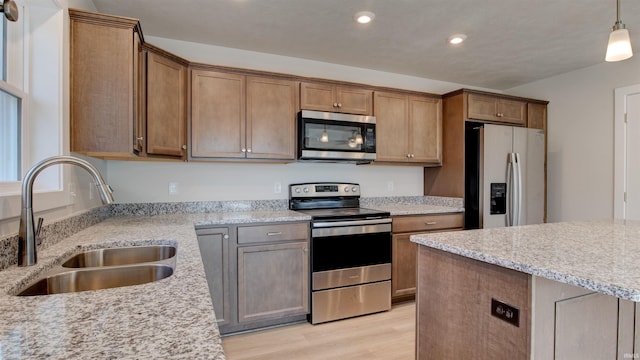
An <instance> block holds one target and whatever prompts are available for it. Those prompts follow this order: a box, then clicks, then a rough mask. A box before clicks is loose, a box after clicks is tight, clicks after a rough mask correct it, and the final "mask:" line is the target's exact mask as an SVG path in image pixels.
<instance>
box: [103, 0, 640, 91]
mask: <svg viewBox="0 0 640 360" xmlns="http://www.w3.org/2000/svg"><path fill="white" fill-rule="evenodd" d="M93 2H94V4H95V6H96V8H97V9H98V11H100V12H103V13H109V14H115V15H123V16H129V17H135V18H139V19H140V22H141V24H142V29H143V32H144V34H145V35H152V36H157V37H164V38H170V39H177V40H184V41H192V42H197V43H204V44H212V45H218V46H224V47H231V48H238V49H244V50H252V51H258V52H264V53H271V54H278V55H285V56H291V57H298V58H304V59H313V60H318V61H323V62H329V63H335V64H342V65H349V66H355V67H362V68H368V69H375V70H381V71H386V72H392V73H398V74H405V75H413V76H418V77H423V78H429V79H434V80H442V81H449V82H455V83H460V84H466V85H470V86H478V87H484V88H490V89H496V90H504V89H508V88H511V87H514V86H517V85H521V84H525V83H528V82H531V81H535V80H539V79H543V78H546V77H549V76H553V75H557V74H561V73H564V72H568V71H571V70H575V69H579V68H583V67H587V66H590V65H595V64H598V63H601V62H604V55H605V51H606V46H607V40H608V36H609V31H610V28H611V26H612V25H613V24H614V22H615V17H616V10H615V9H616V2H615V0H178V1H176V0H93ZM360 10H369V11H373V12H374V13H375V14H376V18H375V20H374V21H373V22H372V23H370V24H367V25H359V24H357V23H355V22H354V21H353V15H354V14H355V13H356V12H357V11H360ZM621 19H622V21H623V22H624V23H625V24H626V25H627V28H628V29H629V32H630V34H631V41H632V45H633V46H634V49H633V50H634V53H635V54H636V55H635V56H640V47H639V45H640V0H621ZM455 33H464V34H466V35H467V40H466V41H465V42H464V43H463V44H462V45H458V46H452V45H449V44H448V43H447V38H448V37H449V36H450V35H452V34H455Z"/></svg>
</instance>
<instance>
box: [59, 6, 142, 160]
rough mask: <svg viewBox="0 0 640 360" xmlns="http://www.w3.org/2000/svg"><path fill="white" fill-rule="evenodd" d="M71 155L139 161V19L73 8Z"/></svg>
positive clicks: (71, 24)
mask: <svg viewBox="0 0 640 360" xmlns="http://www.w3.org/2000/svg"><path fill="white" fill-rule="evenodd" d="M69 18H70V40H69V41H70V74H71V75H70V76H71V81H70V98H71V104H70V106H71V112H70V117H71V120H70V130H71V134H70V139H71V151H73V152H77V153H80V154H84V155H88V156H97V157H115V158H130V157H133V156H134V143H135V137H134V131H135V130H136V129H138V122H139V121H141V119H140V118H141V111H142V107H141V106H140V101H141V88H140V87H141V85H142V83H141V76H142V65H141V64H142V62H141V53H142V48H141V44H142V42H143V38H142V33H141V31H140V24H139V23H138V20H137V19H131V18H124V17H119V16H110V15H104V14H98V13H92V12H85V11H78V10H74V9H69Z"/></svg>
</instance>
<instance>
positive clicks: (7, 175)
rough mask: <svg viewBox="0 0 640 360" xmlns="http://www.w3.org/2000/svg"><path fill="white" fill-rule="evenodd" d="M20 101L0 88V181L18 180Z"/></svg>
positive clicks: (19, 173) (19, 167) (19, 170)
mask: <svg viewBox="0 0 640 360" xmlns="http://www.w3.org/2000/svg"><path fill="white" fill-rule="evenodd" d="M21 102H22V99H20V98H19V97H17V96H15V95H13V94H11V93H9V92H6V91H4V90H2V89H0V154H2V162H0V181H2V182H11V181H19V180H20V178H21V176H20V175H21V173H22V172H21V166H20V163H21V161H20V159H21V158H22V157H21V156H20V143H21V142H20V138H21V132H20V123H21V121H20V119H21V114H20V113H21V108H22V107H21Z"/></svg>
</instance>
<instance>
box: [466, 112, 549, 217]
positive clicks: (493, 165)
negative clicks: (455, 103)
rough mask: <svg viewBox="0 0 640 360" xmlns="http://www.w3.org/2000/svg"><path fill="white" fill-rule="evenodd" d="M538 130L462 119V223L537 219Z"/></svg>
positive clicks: (540, 200) (540, 197) (540, 184)
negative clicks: (463, 215)
mask: <svg viewBox="0 0 640 360" xmlns="http://www.w3.org/2000/svg"><path fill="white" fill-rule="evenodd" d="M544 152H545V148H544V131H543V130H539V129H528V128H522V127H515V126H504V125H492V124H483V123H474V122H467V123H466V124H465V228H467V229H478V228H495V227H504V226H517V225H529V224H541V223H542V222H543V219H544V195H545V194H544V183H545V181H544V180H545V179H544V176H545V172H544Z"/></svg>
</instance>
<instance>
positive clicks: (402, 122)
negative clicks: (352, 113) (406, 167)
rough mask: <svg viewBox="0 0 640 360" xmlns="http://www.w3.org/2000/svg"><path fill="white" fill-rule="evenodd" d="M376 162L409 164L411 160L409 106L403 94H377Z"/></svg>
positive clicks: (375, 111)
mask: <svg viewBox="0 0 640 360" xmlns="http://www.w3.org/2000/svg"><path fill="white" fill-rule="evenodd" d="M373 104H374V105H373V106H374V115H375V116H376V161H393V162H407V161H408V159H409V151H408V139H409V113H408V112H409V109H408V108H409V105H408V97H407V96H406V95H403V94H396V93H386V92H376V93H375V94H374V102H373Z"/></svg>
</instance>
